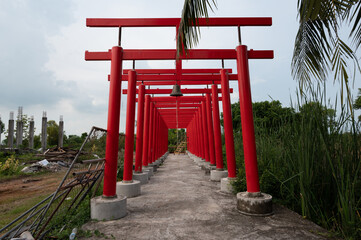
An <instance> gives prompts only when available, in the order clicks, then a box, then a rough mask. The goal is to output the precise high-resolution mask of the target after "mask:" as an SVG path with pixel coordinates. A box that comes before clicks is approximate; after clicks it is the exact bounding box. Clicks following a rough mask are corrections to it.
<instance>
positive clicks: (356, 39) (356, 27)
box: [347, 1, 361, 49]
mask: <svg viewBox="0 0 361 240" xmlns="http://www.w3.org/2000/svg"><path fill="white" fill-rule="evenodd" d="M355 2H356V1H355ZM357 2H358V3H355V5H354V6H353V8H352V9H351V11H349V12H350V14H348V15H347V17H348V19H349V21H350V22H353V26H352V29H351V32H350V37H352V38H353V39H352V41H353V44H354V45H355V47H356V49H358V48H359V47H360V45H361V1H357Z"/></svg>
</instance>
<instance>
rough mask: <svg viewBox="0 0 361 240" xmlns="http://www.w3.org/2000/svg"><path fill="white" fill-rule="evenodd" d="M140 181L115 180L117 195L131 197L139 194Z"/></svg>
mask: <svg viewBox="0 0 361 240" xmlns="http://www.w3.org/2000/svg"><path fill="white" fill-rule="evenodd" d="M140 186H141V184H140V181H137V180H133V181H132V182H124V181H121V182H117V195H121V196H126V197H127V198H133V197H137V196H139V195H140Z"/></svg>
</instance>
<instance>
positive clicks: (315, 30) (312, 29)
mask: <svg viewBox="0 0 361 240" xmlns="http://www.w3.org/2000/svg"><path fill="white" fill-rule="evenodd" d="M355 2H359V1H356V0H299V1H298V11H299V19H300V27H299V31H298V34H297V36H296V40H295V49H294V53H293V59H292V75H293V77H294V78H295V79H296V80H298V81H299V84H300V90H301V92H302V89H303V88H304V87H306V86H311V84H312V79H316V81H325V80H326V77H327V75H328V73H329V72H333V73H334V82H335V81H338V82H339V83H340V87H341V89H340V93H341V99H343V96H344V89H346V98H347V102H348V106H349V107H350V109H351V110H352V101H351V91H350V87H349V86H350V85H349V83H350V81H349V79H350V76H351V75H352V74H350V67H349V66H348V64H350V63H353V66H354V70H356V69H357V68H358V70H360V67H359V63H358V60H357V57H356V55H355V52H354V51H353V50H352V49H351V48H350V47H349V46H348V45H347V44H346V43H345V42H344V41H343V40H342V39H341V38H340V36H339V34H338V31H339V28H340V26H341V23H342V22H343V21H344V20H345V19H347V18H349V14H350V9H351V8H352V7H353V6H354V5H355ZM356 9H357V8H356ZM360 16H361V13H360ZM356 22H357V23H356ZM355 23H356V24H361V23H360V21H359V18H358V20H357V21H355ZM355 29H356V27H355ZM359 36H360V39H361V31H360V32H359ZM341 104H343V102H341Z"/></svg>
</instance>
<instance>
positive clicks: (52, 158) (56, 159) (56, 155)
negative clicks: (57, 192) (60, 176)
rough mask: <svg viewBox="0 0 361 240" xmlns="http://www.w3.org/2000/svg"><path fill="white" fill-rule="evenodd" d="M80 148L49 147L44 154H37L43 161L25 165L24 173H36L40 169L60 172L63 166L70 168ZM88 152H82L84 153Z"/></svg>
mask: <svg viewBox="0 0 361 240" xmlns="http://www.w3.org/2000/svg"><path fill="white" fill-rule="evenodd" d="M77 153H78V150H73V149H71V148H67V147H65V148H60V147H53V148H49V149H48V150H46V151H45V152H44V154H36V155H35V156H36V157H41V158H43V160H41V161H31V162H28V163H32V164H31V165H30V166H26V167H24V168H23V169H22V170H21V171H22V172H24V173H36V172H40V171H50V172H58V171H60V170H61V169H62V168H64V167H65V168H68V167H69V166H70V164H71V162H72V161H73V159H74V158H75V156H76V154H77ZM84 154H86V153H81V155H84Z"/></svg>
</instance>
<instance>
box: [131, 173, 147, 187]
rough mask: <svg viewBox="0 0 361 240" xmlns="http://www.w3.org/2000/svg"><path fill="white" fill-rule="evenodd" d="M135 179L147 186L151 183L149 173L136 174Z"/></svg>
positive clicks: (134, 174)
mask: <svg viewBox="0 0 361 240" xmlns="http://www.w3.org/2000/svg"><path fill="white" fill-rule="evenodd" d="M133 179H134V180H137V181H139V182H140V184H142V185H143V184H147V183H148V182H149V174H148V172H134V173H133Z"/></svg>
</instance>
